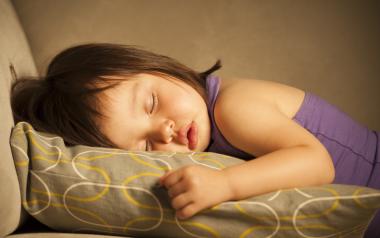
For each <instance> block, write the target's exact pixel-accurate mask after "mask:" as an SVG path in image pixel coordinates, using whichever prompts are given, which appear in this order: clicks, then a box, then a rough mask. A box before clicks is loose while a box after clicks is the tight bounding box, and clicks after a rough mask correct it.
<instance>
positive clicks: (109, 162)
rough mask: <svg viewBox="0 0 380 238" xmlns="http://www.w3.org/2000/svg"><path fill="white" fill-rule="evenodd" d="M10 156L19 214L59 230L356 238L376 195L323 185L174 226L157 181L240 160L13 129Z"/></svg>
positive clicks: (379, 196)
mask: <svg viewBox="0 0 380 238" xmlns="http://www.w3.org/2000/svg"><path fill="white" fill-rule="evenodd" d="M11 147H12V153H13V157H14V161H15V165H16V169H17V174H18V179H19V183H20V187H21V194H22V201H23V207H24V208H25V209H26V211H27V212H28V213H29V214H30V215H32V216H33V217H35V218H36V219H37V220H39V221H40V222H41V223H43V224H45V225H47V226H49V227H50V228H52V229H55V230H58V231H63V232H65V231H67V232H79V233H82V232H83V233H101V234H114V235H125V236H135V237H146V236H153V237H256V238H261V237H272V236H275V237H347V236H349V237H361V235H362V234H363V233H364V231H365V229H366V227H367V226H368V224H369V222H370V220H371V219H372V218H373V216H374V214H375V212H376V211H377V209H378V208H379V207H380V191H378V190H374V189H370V188H367V187H358V186H349V185H339V184H328V185H323V186H315V187H302V188H294V189H285V190H279V191H275V192H271V193H268V194H263V195H260V196H255V197H251V198H248V199H245V200H240V201H229V202H224V203H221V204H219V205H217V206H214V207H212V208H210V209H207V210H204V211H202V212H200V213H198V214H196V215H195V216H193V217H192V218H190V219H187V220H178V219H177V218H176V217H175V210H174V209H172V208H171V206H170V200H169V197H168V194H167V191H166V189H165V188H164V187H159V186H158V178H159V177H161V176H162V175H163V174H164V173H165V171H167V170H171V169H177V168H179V167H182V166H185V165H191V164H198V165H202V166H208V167H210V168H215V169H223V168H225V167H226V166H231V165H234V164H237V163H244V161H243V160H240V159H237V158H233V157H229V156H225V155H221V154H216V153H210V152H189V153H173V152H138V151H126V150H119V149H108V148H100V147H88V146H81V145H79V146H73V147H67V146H65V144H64V142H63V140H62V138H60V137H58V136H54V135H49V134H47V133H41V132H37V131H35V130H34V129H33V128H32V126H31V125H30V124H28V123H25V122H20V123H18V124H17V125H16V126H15V127H14V128H13V131H12V135H11Z"/></svg>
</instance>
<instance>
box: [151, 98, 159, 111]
mask: <svg viewBox="0 0 380 238" xmlns="http://www.w3.org/2000/svg"><path fill="white" fill-rule="evenodd" d="M152 98H153V104H152V109H151V111H150V113H151V114H152V113H153V111H154V109H155V108H156V106H157V101H158V97H157V95H155V94H152Z"/></svg>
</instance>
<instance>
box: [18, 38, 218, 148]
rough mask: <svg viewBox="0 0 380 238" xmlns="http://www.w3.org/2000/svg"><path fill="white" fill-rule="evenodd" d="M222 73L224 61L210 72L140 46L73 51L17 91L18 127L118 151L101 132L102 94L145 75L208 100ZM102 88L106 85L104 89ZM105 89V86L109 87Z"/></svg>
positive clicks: (77, 48)
mask: <svg viewBox="0 0 380 238" xmlns="http://www.w3.org/2000/svg"><path fill="white" fill-rule="evenodd" d="M220 68H221V63H220V60H218V61H217V62H216V63H215V64H214V66H212V67H211V68H210V69H209V70H207V71H204V72H196V71H194V70H192V69H190V68H188V67H186V66H185V65H183V64H181V63H179V62H178V61H176V60H174V59H172V58H170V57H167V56H163V55H159V54H156V53H153V52H149V51H146V50H143V49H141V48H138V47H135V46H128V45H121V44H110V43H92V44H82V45H77V46H73V47H70V48H67V49H65V50H63V51H62V52H60V53H59V54H57V55H56V56H55V57H54V58H53V59H52V61H51V62H50V64H49V66H48V69H47V73H46V76H45V77H42V78H35V77H23V78H21V79H18V80H17V81H16V82H15V83H14V84H13V85H12V88H11V104H12V111H13V117H14V120H15V123H17V122H19V121H26V122H29V123H30V124H31V125H32V126H33V127H34V129H36V130H38V131H43V132H48V133H52V134H56V135H59V136H61V137H62V138H63V139H64V141H65V143H66V144H67V145H88V146H100V147H116V146H115V145H114V144H113V143H112V142H111V141H110V140H109V139H108V138H107V137H106V136H105V135H104V134H103V133H102V132H101V131H100V129H99V127H98V126H97V124H96V120H95V118H97V117H102V116H103V115H102V114H101V113H100V111H99V105H100V102H99V97H97V94H98V93H99V92H102V91H104V90H106V89H108V88H112V87H114V86H116V85H118V84H119V83H120V82H121V81H122V80H124V79H121V78H119V79H117V77H115V78H112V77H109V78H107V76H125V77H128V76H133V75H137V74H140V73H148V74H161V75H166V76H169V77H175V78H177V79H179V80H182V81H184V82H186V83H187V84H189V85H190V86H192V87H193V88H194V89H195V90H197V92H199V94H200V95H201V96H202V97H203V99H204V100H206V95H205V94H206V93H205V79H206V78H207V76H208V75H210V74H211V73H212V72H214V71H216V70H218V69H220ZM99 85H102V86H99ZM103 85H104V86H103Z"/></svg>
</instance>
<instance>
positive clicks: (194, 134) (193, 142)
mask: <svg viewBox="0 0 380 238" xmlns="http://www.w3.org/2000/svg"><path fill="white" fill-rule="evenodd" d="M187 139H188V140H189V149H190V150H194V149H195V148H196V146H197V143H198V127H197V124H196V123H195V122H194V121H193V122H192V123H191V126H190V128H189V130H188V132H187Z"/></svg>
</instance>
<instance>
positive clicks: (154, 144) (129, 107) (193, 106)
mask: <svg viewBox="0 0 380 238" xmlns="http://www.w3.org/2000/svg"><path fill="white" fill-rule="evenodd" d="M100 100H101V103H102V104H103V105H102V109H103V110H101V112H102V113H103V114H104V115H106V116H107V117H108V118H105V119H102V120H101V121H100V122H99V123H100V127H101V130H102V131H103V133H104V134H105V135H106V136H107V137H108V138H109V139H110V140H111V141H112V142H113V143H114V144H116V145H117V146H118V147H119V148H121V149H128V150H140V151H141V150H159V151H178V152H186V151H204V150H205V149H206V148H207V146H208V144H209V141H210V130H211V129H210V120H209V116H208V112H207V106H206V103H205V102H204V100H203V99H202V97H201V95H200V94H199V93H198V92H197V91H196V90H195V89H194V88H193V87H191V86H190V85H188V84H186V83H185V82H183V81H181V80H178V79H175V78H170V77H165V78H164V77H163V76H158V75H157V76H156V75H151V74H139V75H136V76H134V77H132V78H129V79H126V80H125V81H123V82H122V83H121V84H119V85H118V86H116V87H114V88H111V89H108V90H106V91H104V92H103V94H102V95H100Z"/></svg>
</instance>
